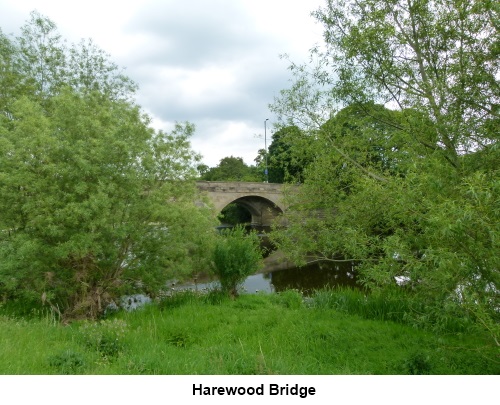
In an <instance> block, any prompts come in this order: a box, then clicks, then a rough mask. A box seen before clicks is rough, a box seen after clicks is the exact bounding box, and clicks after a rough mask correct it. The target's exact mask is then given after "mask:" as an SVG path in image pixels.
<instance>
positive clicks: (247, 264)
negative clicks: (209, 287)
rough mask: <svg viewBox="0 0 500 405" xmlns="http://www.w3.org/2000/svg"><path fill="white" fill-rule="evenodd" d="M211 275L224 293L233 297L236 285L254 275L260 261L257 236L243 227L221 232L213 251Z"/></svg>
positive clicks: (236, 293)
mask: <svg viewBox="0 0 500 405" xmlns="http://www.w3.org/2000/svg"><path fill="white" fill-rule="evenodd" d="M212 258H213V273H214V274H215V275H216V276H217V277H218V279H219V282H220V285H221V289H222V291H223V292H224V293H226V294H228V295H230V296H232V297H235V296H237V295H238V285H239V284H241V283H242V282H243V281H244V280H245V278H246V277H248V276H249V275H250V274H253V273H255V272H256V271H257V270H258V269H259V267H260V265H261V260H262V254H261V251H260V247H259V238H258V236H257V235H256V234H255V233H253V232H251V233H249V234H245V230H244V228H243V227H241V226H238V227H235V228H233V229H225V230H222V231H221V233H220V235H219V236H218V239H217V241H216V244H215V248H214V251H213V256H212Z"/></svg>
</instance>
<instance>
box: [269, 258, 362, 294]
mask: <svg viewBox="0 0 500 405" xmlns="http://www.w3.org/2000/svg"><path fill="white" fill-rule="evenodd" d="M268 277H269V282H270V284H271V285H272V286H273V288H274V291H284V290H289V289H297V290H299V291H301V292H302V293H303V294H304V295H309V294H311V293H312V292H313V291H314V290H317V289H320V288H324V287H336V286H343V287H356V286H357V284H356V271H355V269H354V266H353V264H352V263H351V262H341V263H332V262H316V263H312V264H309V265H306V266H304V267H295V268H290V269H286V270H279V271H274V272H272V273H269V274H268Z"/></svg>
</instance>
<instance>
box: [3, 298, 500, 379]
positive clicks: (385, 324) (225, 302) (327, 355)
mask: <svg viewBox="0 0 500 405" xmlns="http://www.w3.org/2000/svg"><path fill="white" fill-rule="evenodd" d="M315 300H316V301H315ZM0 311H1V309H0ZM4 312H5V311H4ZM498 354H499V352H498V348H497V347H495V346H494V345H491V344H490V341H489V340H488V339H487V337H486V336H481V335H478V334H475V333H473V332H467V333H465V332H463V333H456V332H455V333H444V332H443V333H439V334H437V333H435V332H430V331H426V330H422V329H417V328H415V327H412V326H410V325H405V324H403V323H400V322H394V321H388V320H386V321H382V320H374V319H366V316H360V315H352V314H348V313H345V311H344V312H343V311H339V309H338V308H337V309H332V308H331V307H330V306H328V305H325V299H324V296H323V297H320V296H318V297H317V298H312V299H311V300H309V301H308V302H307V303H304V302H303V300H302V298H301V296H300V295H299V294H298V293H296V292H292V291H289V292H285V293H282V294H269V295H243V296H241V297H239V298H238V299H236V300H229V299H222V298H221V297H220V296H218V295H216V294H211V295H208V296H196V295H194V294H192V293H190V294H188V293H186V294H181V295H179V296H177V297H173V298H170V299H167V300H165V301H163V302H161V303H159V304H154V305H149V306H146V307H144V308H142V309H139V310H136V311H134V312H130V313H127V312H118V313H115V314H113V315H112V316H109V317H108V318H107V319H105V320H101V321H99V322H95V323H90V322H75V323H72V324H71V325H67V326H64V325H61V324H59V323H58V322H57V321H56V320H55V319H53V318H52V317H50V316H45V317H41V318H40V317H38V318H36V317H33V318H31V319H26V318H16V317H13V316H12V315H9V316H7V315H3V316H1V317H0V373H1V374H245V375H246V374H282V375H285V374H499V373H500V363H499V360H500V359H499V356H498Z"/></svg>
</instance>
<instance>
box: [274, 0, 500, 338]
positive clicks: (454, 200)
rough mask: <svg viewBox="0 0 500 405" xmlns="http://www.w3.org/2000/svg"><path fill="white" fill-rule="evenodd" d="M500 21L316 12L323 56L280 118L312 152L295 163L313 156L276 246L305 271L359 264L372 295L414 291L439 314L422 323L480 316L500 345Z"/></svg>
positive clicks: (317, 53) (457, 11)
mask: <svg viewBox="0 0 500 405" xmlns="http://www.w3.org/2000/svg"><path fill="white" fill-rule="evenodd" d="M498 12H499V9H498V7H496V6H495V4H494V2H491V1H472V2H463V1H452V0H436V1H430V0H409V1H406V2H403V1H396V0H368V1H364V2H357V1H351V0H339V1H327V4H326V7H324V8H322V9H320V10H318V11H317V12H315V13H314V16H315V17H316V19H317V20H318V21H320V22H321V23H322V24H323V25H324V29H325V31H324V39H325V43H324V46H322V47H320V46H318V47H316V48H315V49H313V50H312V55H311V57H312V61H314V63H313V64H311V65H304V66H298V65H296V64H293V63H292V64H291V66H290V69H291V70H292V73H293V74H294V75H295V82H294V83H293V85H292V87H291V88H290V89H288V90H284V91H282V93H281V97H280V98H278V99H276V101H275V103H274V104H273V106H272V109H273V110H274V111H275V112H276V113H278V114H279V115H280V116H281V121H282V125H283V126H290V125H297V126H299V127H300V128H301V131H302V133H303V134H304V136H305V138H306V139H308V140H309V142H305V141H303V140H301V141H294V142H293V144H292V145H291V149H292V150H293V151H294V152H293V153H294V154H295V155H298V154H299V153H300V150H303V151H304V152H303V153H304V154H307V155H311V156H315V159H314V160H313V162H312V163H311V164H309V165H308V167H307V175H306V181H305V184H304V185H303V186H302V187H301V188H300V192H299V193H297V194H295V195H294V196H290V199H289V200H290V201H289V205H290V206H291V207H292V208H293V209H291V210H289V211H288V213H285V216H286V222H287V223H288V224H289V227H288V228H283V229H280V228H277V229H276V231H275V232H274V239H275V243H276V244H277V245H278V246H279V247H280V248H282V249H283V250H285V251H286V252H287V254H288V256H290V257H291V258H292V259H295V261H297V262H300V260H301V258H303V257H304V256H305V254H307V253H312V254H313V255H316V256H317V257H318V258H325V259H328V260H338V259H339V258H341V259H342V258H343V259H352V260H356V261H357V262H359V263H360V264H359V266H358V271H359V272H360V279H361V280H362V282H363V283H364V284H365V285H367V286H368V287H370V288H371V289H372V291H377V290H380V289H382V290H385V289H390V288H392V287H393V286H394V285H395V284H396V281H398V282H399V283H401V284H405V286H406V290H408V291H411V292H412V294H414V295H415V296H416V297H418V300H420V302H421V303H422V304H425V306H426V307H427V308H429V309H430V311H429V312H430V313H431V315H430V316H423V317H422V318H421V321H422V322H428V323H437V324H436V325H435V326H436V327H440V326H439V324H441V325H443V324H444V323H446V322H448V321H447V320H446V319H445V318H446V317H445V316H442V314H443V313H444V314H447V315H446V316H448V315H449V314H454V316H459V317H464V318H467V317H469V316H471V314H476V315H475V317H476V321H477V325H478V326H481V327H483V328H485V329H486V330H488V331H489V333H490V334H491V337H492V338H493V339H495V340H496V341H498V330H497V329H496V328H494V327H492V325H496V324H497V323H498V321H499V313H498V291H499V289H500V278H499V277H500V275H499V269H500V262H499V256H498V254H497V252H498V251H499V250H500V249H499V248H500V246H499V244H498V241H499V234H500V228H499V223H498V215H499V212H500V198H499V191H500V189H499V182H498V178H499V172H498V167H500V166H499V162H500V155H499V149H498V122H499V110H498V105H499V102H500V93H499V89H500V87H499V85H498V77H499V74H500V72H499V69H500V65H499V63H498V61H499V59H498V24H497V22H498V17H499V16H498ZM389 107H390V108H389ZM468 297H474V298H472V299H471V298H468ZM443 308H444V309H445V310H444V311H443ZM450 316H451V315H450ZM452 317H453V316H452Z"/></svg>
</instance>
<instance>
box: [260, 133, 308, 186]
mask: <svg viewBox="0 0 500 405" xmlns="http://www.w3.org/2000/svg"><path fill="white" fill-rule="evenodd" d="M306 139H307V137H306V136H305V135H304V134H302V132H301V131H300V129H299V128H298V127H296V126H288V127H283V128H280V129H278V130H277V131H276V132H275V133H274V134H273V135H272V142H271V144H270V145H269V150H268V166H269V167H268V172H269V182H270V183H285V182H302V181H303V180H304V171H305V168H306V167H307V165H308V164H309V162H310V161H311V160H312V157H311V156H308V155H307V154H305V153H304V152H305V151H304V148H299V147H297V145H299V144H300V141H301V140H306ZM307 141H310V139H309V140H307ZM294 146H295V148H293V147H294ZM299 149H300V151H299ZM259 152H260V151H259ZM295 152H297V153H295ZM262 155H263V156H264V157H265V151H264V150H262ZM264 161H265V159H263V158H259V157H258V158H257V159H256V162H257V164H258V165H259V166H263V162H264Z"/></svg>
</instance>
